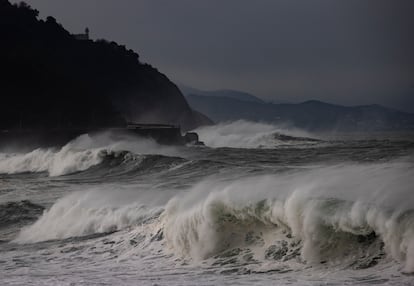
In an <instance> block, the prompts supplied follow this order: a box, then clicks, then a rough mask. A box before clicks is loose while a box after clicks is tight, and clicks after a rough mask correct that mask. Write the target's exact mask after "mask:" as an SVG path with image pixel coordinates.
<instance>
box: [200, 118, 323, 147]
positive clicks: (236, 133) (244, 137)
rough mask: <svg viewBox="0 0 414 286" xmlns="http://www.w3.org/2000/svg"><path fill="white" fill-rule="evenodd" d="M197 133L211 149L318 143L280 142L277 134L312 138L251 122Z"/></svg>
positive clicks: (202, 129)
mask: <svg viewBox="0 0 414 286" xmlns="http://www.w3.org/2000/svg"><path fill="white" fill-rule="evenodd" d="M195 131H196V132H197V133H198V134H199V136H200V140H201V141H203V142H204V143H205V144H206V145H207V146H209V147H233V148H273V147H276V146H280V145H292V144H296V145H297V144H315V143H316V141H313V140H309V141H306V140H301V141H300V142H298V141H295V142H293V141H292V140H280V139H278V138H277V137H275V134H283V135H288V136H292V137H295V136H296V137H311V136H310V135H309V134H308V133H306V132H304V131H300V130H293V129H286V128H282V127H279V126H275V125H272V124H268V123H258V122H249V121H245V120H238V121H234V122H226V123H219V124H217V125H212V126H204V127H200V128H198V129H196V130H195ZM303 139H306V138H303Z"/></svg>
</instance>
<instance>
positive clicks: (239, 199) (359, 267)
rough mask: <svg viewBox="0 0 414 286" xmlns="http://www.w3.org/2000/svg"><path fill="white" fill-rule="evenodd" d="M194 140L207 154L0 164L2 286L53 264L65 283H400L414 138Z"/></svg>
mask: <svg viewBox="0 0 414 286" xmlns="http://www.w3.org/2000/svg"><path fill="white" fill-rule="evenodd" d="M196 131H197V132H198V133H199V135H200V139H201V140H202V141H204V142H205V143H206V147H198V146H193V147H192V146H187V147H166V146H160V145H158V144H156V143H155V142H153V141H151V140H145V139H136V138H129V137H121V138H120V137H116V136H114V135H113V134H110V133H104V134H100V135H97V136H89V135H82V136H80V137H79V138H77V139H76V140H74V141H72V142H69V143H68V144H67V145H65V146H64V147H62V148H54V149H36V150H33V151H30V152H22V153H19V152H12V153H11V152H8V153H1V154H0V182H2V184H1V186H0V241H3V242H2V243H0V252H1V254H2V255H1V256H2V257H4V258H3V259H2V262H0V268H1V269H2V273H3V277H2V278H0V281H2V284H4V285H7V284H8V283H10V284H12V283H18V284H19V283H20V284H25V283H27V282H28V281H29V280H30V279H31V277H33V275H30V273H26V274H24V275H21V273H22V272H21V269H22V267H29V268H30V269H33V271H37V272H38V273H43V274H42V275H41V276H37V277H38V278H36V279H38V280H37V282H36V283H38V284H53V280H51V279H52V277H51V276H49V275H48V274H47V273H50V271H49V270H48V269H50V268H51V267H53V268H54V269H55V268H56V267H55V266H56V265H58V267H59V270H56V271H55V272H54V273H53V275H57V276H59V277H62V278H61V279H62V280H59V281H60V282H62V283H75V284H76V283H82V282H81V281H92V280H93V279H99V281H105V283H110V284H111V283H115V284H116V283H118V284H130V285H135V284H136V283H137V281H140V284H143V285H152V284H153V283H154V281H157V282H156V283H157V284H159V285H171V284H173V285H192V284H194V281H195V280H197V281H198V284H200V285H204V284H209V283H210V284H211V281H216V282H217V281H222V282H223V283H230V284H240V285H252V284H257V285H267V284H269V285H275V284H281V285H286V284H294V285H320V284H324V283H327V282H329V283H331V284H332V285H343V284H370V285H372V284H383V285H392V284H394V285H404V284H405V285H410V283H411V281H412V277H411V276H409V275H407V273H413V272H414V198H413V197H412V195H411V193H412V186H413V185H414V143H413V141H412V139H410V138H406V139H405V140H401V139H399V140H389V139H384V140H380V139H378V138H377V139H375V140H347V141H339V140H336V141H326V140H323V138H321V137H320V136H315V135H313V134H308V133H305V132H301V131H300V130H286V129H284V128H280V127H277V126H273V125H268V124H261V123H252V122H246V121H237V122H230V123H225V124H220V125H216V126H209V127H204V128H200V129H198V130H196ZM11 216H12V217H13V220H11V219H6V218H10V217H11ZM45 258H46V259H45ZM73 261H77V263H73ZM22 265H25V266H22ZM75 273H78V274H77V275H75ZM175 273H179V276H180V278H177V276H176V274H175ZM121 277H122V278H121ZM172 277H173V278H172ZM194 277H196V278H194ZM209 281H210V282H209ZM224 281H225V282H224ZM55 282H56V281H55ZM217 283H218V282H217ZM219 284H220V283H219Z"/></svg>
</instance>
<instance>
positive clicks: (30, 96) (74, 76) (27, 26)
mask: <svg viewBox="0 0 414 286" xmlns="http://www.w3.org/2000/svg"><path fill="white" fill-rule="evenodd" d="M0 37H1V39H2V45H0V62H1V64H0V72H1V74H2V75H3V76H2V77H1V78H0V96H1V107H0V108H1V112H0V129H14V128H26V129H28V128H74V127H113V126H124V124H125V122H126V121H140V122H143V123H145V122H151V123H168V124H177V125H181V126H182V128H183V129H192V128H195V127H197V126H199V125H201V124H208V123H210V121H209V120H208V118H206V117H204V116H202V115H199V114H198V113H197V112H195V111H193V110H192V109H191V108H190V107H189V105H188V104H187V102H186V100H185V98H184V97H183V95H182V94H181V92H180V91H179V90H178V88H177V87H176V86H175V84H174V83H172V82H171V81H170V80H169V79H168V78H167V77H166V76H165V75H163V74H161V73H160V72H158V71H157V70H156V69H155V68H153V67H151V66H150V65H148V64H143V63H141V62H140V61H139V56H138V54H137V53H135V52H134V51H132V50H128V49H126V48H125V47H124V46H120V45H118V44H116V43H114V42H108V41H105V40H98V41H92V40H78V39H76V38H75V37H74V36H73V35H71V34H70V33H69V32H68V31H66V30H65V29H64V28H63V27H62V26H61V25H60V24H58V23H57V22H56V20H55V19H54V18H52V17H48V18H47V20H45V21H43V20H39V19H38V12H37V11H35V10H32V9H31V8H30V7H28V6H27V5H24V4H20V5H18V6H16V5H11V4H10V3H9V2H8V1H6V0H0Z"/></svg>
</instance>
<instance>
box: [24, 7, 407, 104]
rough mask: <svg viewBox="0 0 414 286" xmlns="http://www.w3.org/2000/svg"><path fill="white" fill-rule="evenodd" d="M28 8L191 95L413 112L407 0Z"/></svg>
mask: <svg viewBox="0 0 414 286" xmlns="http://www.w3.org/2000/svg"><path fill="white" fill-rule="evenodd" d="M27 2H28V3H29V4H30V5H32V6H33V7H34V8H37V9H38V10H40V11H41V15H42V16H47V15H53V16H54V17H55V18H57V19H58V21H60V22H61V23H62V24H63V25H64V26H65V27H66V28H67V29H69V30H70V31H71V32H80V31H82V30H83V29H84V28H85V27H86V26H88V27H89V28H90V29H91V34H92V36H93V37H94V38H107V39H111V40H115V41H118V42H120V43H124V44H126V45H127V46H128V47H130V48H132V49H134V50H136V51H138V53H139V54H140V55H141V59H142V60H144V61H147V62H149V63H151V64H153V65H154V66H156V67H158V68H159V69H160V70H161V71H162V72H164V73H166V74H167V75H168V76H169V77H170V78H171V79H173V80H175V81H177V82H181V83H184V84H187V85H191V86H194V87H197V88H202V89H203V88H204V89H217V88H234V89H241V90H245V91H249V92H252V93H254V94H256V95H259V96H262V97H266V98H269V99H272V98H274V99H282V100H287V101H293V102H294V101H300V100H306V99H310V98H313V99H321V100H326V101H330V102H336V103H342V104H367V103H373V102H375V103H383V104H387V105H390V106H395V107H400V108H405V109H406V110H411V111H414V106H413V97H414V53H413V52H412V51H414V37H413V34H414V33H413V27H414V17H413V15H412V11H414V9H413V8H414V1H412V0H407V1H399V0H388V1H384V0H364V1H360V0H343V1H334V0H317V1H316V0H312V1H311V0H303V1H293V0H284V1H276V0H260V1H253V0H251V1H247V0H246V1H243V0H227V1H223V0H220V1H218V0H209V1H207V0H206V1H196V0H175V1H169V0H164V1H161V0H144V1H137V0H121V1H114V0H112V1H110V0H71V1H66V0H31V1H27ZM409 103H410V104H409Z"/></svg>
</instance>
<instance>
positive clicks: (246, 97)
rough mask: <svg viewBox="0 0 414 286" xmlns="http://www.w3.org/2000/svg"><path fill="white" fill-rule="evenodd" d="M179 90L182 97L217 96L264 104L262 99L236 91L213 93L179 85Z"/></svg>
mask: <svg viewBox="0 0 414 286" xmlns="http://www.w3.org/2000/svg"><path fill="white" fill-rule="evenodd" d="M179 88H180V90H181V92H182V93H183V94H184V96H189V95H204V96H219V97H228V98H234V99H238V100H243V101H251V102H259V103H264V101H263V100H262V99H260V98H258V97H256V96H254V95H252V94H250V93H247V92H243V91H238V90H232V89H219V90H213V91H205V90H199V89H196V88H192V87H189V86H185V85H179Z"/></svg>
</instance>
